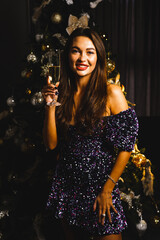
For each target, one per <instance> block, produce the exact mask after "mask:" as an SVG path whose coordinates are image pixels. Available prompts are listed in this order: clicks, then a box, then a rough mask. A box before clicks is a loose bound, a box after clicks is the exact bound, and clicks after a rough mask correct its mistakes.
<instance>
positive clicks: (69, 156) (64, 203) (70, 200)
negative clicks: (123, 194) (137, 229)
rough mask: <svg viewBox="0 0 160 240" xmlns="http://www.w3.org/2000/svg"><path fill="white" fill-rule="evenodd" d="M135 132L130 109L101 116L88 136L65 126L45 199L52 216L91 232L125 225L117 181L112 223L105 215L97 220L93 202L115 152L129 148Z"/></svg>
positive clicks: (104, 232)
mask: <svg viewBox="0 0 160 240" xmlns="http://www.w3.org/2000/svg"><path fill="white" fill-rule="evenodd" d="M137 133H138V120H137V116H136V113H135V110H134V109H132V108H129V109H127V110H125V111H122V112H120V113H118V114H116V115H111V116H108V117H102V118H101V120H100V121H99V122H98V124H97V125H96V126H95V128H94V131H93V134H92V135H89V136H84V135H83V134H80V133H79V132H78V131H77V127H76V126H69V129H68V132H67V134H68V136H69V137H68V140H67V141H63V140H62V141H61V142H60V143H59V145H60V159H59V163H58V165H57V168H56V172H55V174H54V176H53V184H52V188H51V191H50V194H49V198H48V201H47V208H52V209H53V211H54V215H55V217H56V218H59V219H61V218H65V220H67V221H68V223H69V224H71V225H74V226H78V227H81V228H83V229H85V230H87V231H88V232H89V233H90V234H92V235H99V236H101V235H107V234H119V233H120V232H122V230H123V229H125V228H126V226H127V222H126V218H125V214H124V210H123V207H122V204H121V200H120V192H119V188H118V183H117V184H116V185H115V188H114V190H113V192H112V201H113V204H114V206H115V208H116V209H117V211H118V214H116V213H115V212H114V211H111V217H112V224H111V223H109V221H108V219H107V217H106V220H105V224H104V226H103V225H101V224H100V223H99V222H98V209H97V210H96V211H95V212H94V211H93V204H94V201H95V199H96V197H97V195H98V193H99V192H100V191H101V189H102V187H103V185H104V183H105V182H106V181H107V178H108V177H107V175H108V174H110V172H111V170H112V167H113V165H114V162H115V159H116V154H115V152H117V151H128V152H130V151H132V150H133V148H134V144H135V140H136V137H137ZM115 150H116V151H115Z"/></svg>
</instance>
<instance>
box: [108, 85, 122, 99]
mask: <svg viewBox="0 0 160 240" xmlns="http://www.w3.org/2000/svg"><path fill="white" fill-rule="evenodd" d="M107 94H108V97H114V96H117V95H122V94H123V92H122V90H121V87H120V86H118V85H116V84H107Z"/></svg>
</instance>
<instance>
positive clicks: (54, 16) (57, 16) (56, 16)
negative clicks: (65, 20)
mask: <svg viewBox="0 0 160 240" xmlns="http://www.w3.org/2000/svg"><path fill="white" fill-rule="evenodd" d="M51 21H52V22H53V23H55V24H59V23H61V21H62V15H61V14H60V13H58V12H55V13H53V14H52V16H51Z"/></svg>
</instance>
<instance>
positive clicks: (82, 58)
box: [79, 52, 86, 62]
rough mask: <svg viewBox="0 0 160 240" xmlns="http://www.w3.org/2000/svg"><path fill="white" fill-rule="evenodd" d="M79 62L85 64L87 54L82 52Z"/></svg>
mask: <svg viewBox="0 0 160 240" xmlns="http://www.w3.org/2000/svg"><path fill="white" fill-rule="evenodd" d="M79 60H80V61H81V62H84V61H85V60H86V54H85V53H84V52H82V53H81V54H80V56H79Z"/></svg>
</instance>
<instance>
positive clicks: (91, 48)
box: [72, 46, 96, 51]
mask: <svg viewBox="0 0 160 240" xmlns="http://www.w3.org/2000/svg"><path fill="white" fill-rule="evenodd" d="M72 48H76V49H78V50H81V49H80V48H79V47H77V46H73V47H72ZM86 50H94V51H96V49H95V48H92V47H91V48H86Z"/></svg>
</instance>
